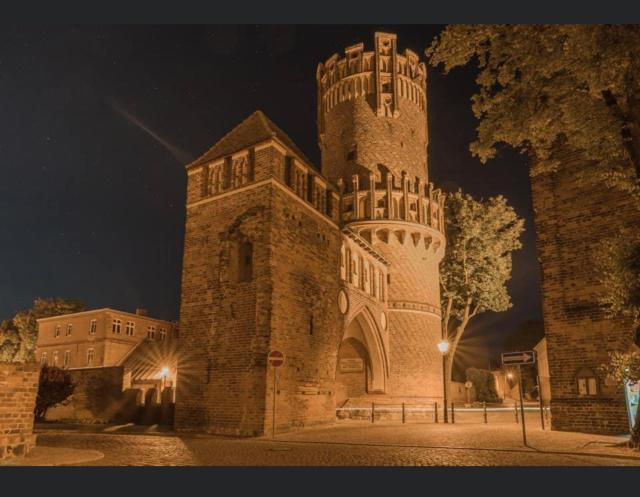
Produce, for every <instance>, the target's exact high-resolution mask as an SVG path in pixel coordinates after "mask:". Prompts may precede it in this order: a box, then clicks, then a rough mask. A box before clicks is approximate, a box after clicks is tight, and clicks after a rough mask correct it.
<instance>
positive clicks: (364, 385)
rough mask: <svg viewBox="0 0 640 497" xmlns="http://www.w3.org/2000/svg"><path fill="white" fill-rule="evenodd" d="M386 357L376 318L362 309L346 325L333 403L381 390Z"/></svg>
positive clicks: (384, 383)
mask: <svg viewBox="0 0 640 497" xmlns="http://www.w3.org/2000/svg"><path fill="white" fill-rule="evenodd" d="M387 374H388V368H387V357H386V353H385V350H384V345H383V343H382V339H381V337H380V334H379V332H378V329H377V327H376V324H375V321H374V320H373V318H372V317H371V316H370V315H369V313H368V312H367V311H366V309H365V310H362V311H361V312H359V313H358V314H357V315H356V316H355V317H354V318H353V319H352V320H351V321H350V322H349V324H348V325H347V326H346V328H345V332H344V335H343V337H342V341H341V342H340V348H339V349H338V361H337V367H336V403H337V405H341V404H343V403H344V402H345V401H346V400H348V399H350V398H359V397H363V396H366V395H368V394H373V393H384V392H385V389H386V379H387Z"/></svg>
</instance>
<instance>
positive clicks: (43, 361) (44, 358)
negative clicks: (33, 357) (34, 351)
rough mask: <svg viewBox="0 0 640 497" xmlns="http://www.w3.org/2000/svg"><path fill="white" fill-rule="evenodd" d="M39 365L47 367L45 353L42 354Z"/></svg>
mask: <svg viewBox="0 0 640 497" xmlns="http://www.w3.org/2000/svg"><path fill="white" fill-rule="evenodd" d="M40 365H41V366H46V365H47V353H46V352H43V353H42V355H41V356H40Z"/></svg>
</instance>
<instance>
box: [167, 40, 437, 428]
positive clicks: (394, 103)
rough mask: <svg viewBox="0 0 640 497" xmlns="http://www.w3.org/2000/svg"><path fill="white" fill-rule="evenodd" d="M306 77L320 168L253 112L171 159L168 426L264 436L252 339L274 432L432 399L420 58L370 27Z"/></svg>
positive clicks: (433, 229)
mask: <svg viewBox="0 0 640 497" xmlns="http://www.w3.org/2000/svg"><path fill="white" fill-rule="evenodd" d="M316 76H317V99H318V109H317V126H318V143H319V146H320V151H321V173H320V172H318V171H317V170H316V169H315V168H314V167H313V166H312V164H311V163H310V161H309V160H308V159H307V158H306V157H305V156H304V154H303V153H302V152H301V151H300V150H299V149H298V147H297V146H296V145H295V144H294V143H293V142H292V141H291V139H290V138H289V137H288V136H287V135H286V134H285V133H284V132H283V131H282V130H280V129H279V128H278V127H277V126H276V125H275V124H274V123H272V122H271V121H270V120H269V119H268V118H267V117H266V116H265V115H264V114H263V113H262V112H260V111H258V112H255V113H254V114H252V115H251V116H250V117H249V118H247V119H246V120H245V121H243V122H242V123H241V124H240V125H238V126H237V127H236V128H234V129H233V130H232V131H231V132H230V133H229V134H227V135H226V136H225V137H223V138H222V139H221V140H220V141H219V142H218V143H216V144H215V145H214V146H213V147H212V148H211V149H210V150H208V151H207V152H206V153H205V154H204V155H202V156H201V157H200V158H199V159H197V160H196V161H194V162H193V163H191V164H189V165H188V166H187V174H188V185H187V206H186V207H187V209H186V210H187V217H186V228H185V249H184V263H183V276H182V299H181V310H180V328H181V337H180V347H181V358H183V359H182V363H181V364H180V372H179V375H180V388H179V389H178V392H177V400H176V427H177V428H178V429H184V430H206V431H211V432H217V433H232V434H240V435H260V434H263V433H265V432H267V431H268V430H269V429H270V428H269V427H270V422H271V418H272V414H273V413H272V405H273V403H274V402H273V384H272V382H273V377H272V375H271V374H269V373H270V372H271V371H270V367H269V366H268V365H267V362H266V357H267V354H268V352H269V351H270V350H280V351H282V352H283V353H284V354H285V357H286V361H285V364H284V366H282V367H281V368H280V370H279V371H278V375H279V379H278V391H277V393H276V399H275V400H276V405H277V406H278V407H277V410H276V414H277V415H276V424H277V426H278V429H281V430H286V429H290V428H294V427H300V426H305V425H309V424H315V423H322V422H327V421H330V420H332V419H334V418H335V408H336V407H337V406H341V405H344V404H345V403H352V404H357V403H359V402H363V401H366V402H370V401H371V399H377V398H385V399H387V400H390V399H396V400H398V399H401V398H402V399H407V398H412V399H416V398H420V399H429V400H439V399H440V397H441V392H442V367H441V365H442V363H441V356H440V353H439V352H438V350H437V347H436V345H437V342H438V341H439V340H440V336H441V326H440V321H441V319H440V296H439V278H438V264H439V261H440V260H441V258H442V256H443V255H444V250H445V240H444V236H443V231H444V219H443V215H442V211H443V205H444V195H443V194H442V193H441V192H440V190H438V189H436V188H434V186H433V184H431V183H430V182H429V176H428V164H427V143H428V135H427V98H426V83H427V81H426V78H427V72H426V68H425V65H424V63H422V62H421V61H420V60H419V57H418V56H417V55H416V54H415V53H413V52H412V51H410V50H405V51H404V53H402V54H401V53H399V52H398V50H397V47H396V36H395V35H393V34H387V33H376V35H375V40H374V50H373V51H365V50H364V46H363V44H358V45H354V46H352V47H349V48H347V49H346V50H345V55H344V57H340V56H338V55H337V54H336V55H333V56H332V57H330V58H329V59H328V60H327V61H326V62H324V63H321V64H319V66H318V69H317V73H316ZM183 375H184V377H183Z"/></svg>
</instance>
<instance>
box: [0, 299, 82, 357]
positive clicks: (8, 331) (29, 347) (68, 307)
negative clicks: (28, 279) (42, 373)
mask: <svg viewBox="0 0 640 497" xmlns="http://www.w3.org/2000/svg"><path fill="white" fill-rule="evenodd" d="M85 309H86V307H85V306H84V304H82V303H81V302H79V301H77V300H70V299H61V298H49V299H40V298H38V299H36V300H35V301H34V302H33V306H32V307H31V308H30V309H27V310H24V311H20V312H18V313H17V314H16V315H15V316H14V317H13V319H12V320H11V321H3V323H2V326H0V360H3V361H6V362H27V361H33V360H34V359H35V350H36V345H37V342H38V323H37V321H36V320H37V319H40V318H46V317H51V316H59V315H62V314H71V313H74V312H80V311H84V310H85Z"/></svg>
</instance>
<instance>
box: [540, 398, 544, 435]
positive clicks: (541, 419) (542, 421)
mask: <svg viewBox="0 0 640 497" xmlns="http://www.w3.org/2000/svg"><path fill="white" fill-rule="evenodd" d="M540 424H541V425H542V429H543V430H544V403H543V402H542V399H540Z"/></svg>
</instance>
